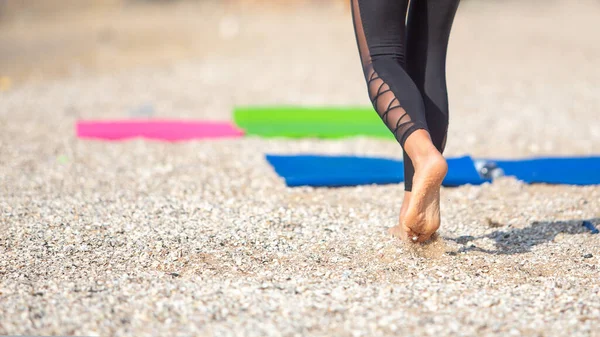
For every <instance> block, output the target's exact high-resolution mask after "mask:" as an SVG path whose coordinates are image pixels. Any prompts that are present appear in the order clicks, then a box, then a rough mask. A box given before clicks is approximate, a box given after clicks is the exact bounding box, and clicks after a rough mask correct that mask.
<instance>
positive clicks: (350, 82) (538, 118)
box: [0, 1, 600, 336]
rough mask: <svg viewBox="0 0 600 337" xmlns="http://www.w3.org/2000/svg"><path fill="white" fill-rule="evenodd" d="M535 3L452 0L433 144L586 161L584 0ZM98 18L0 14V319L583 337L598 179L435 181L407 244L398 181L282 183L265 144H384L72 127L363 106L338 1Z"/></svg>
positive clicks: (598, 96) (183, 330)
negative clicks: (443, 109) (104, 138)
mask: <svg viewBox="0 0 600 337" xmlns="http://www.w3.org/2000/svg"><path fill="white" fill-rule="evenodd" d="M545 3H546V4H547V2H545ZM537 4H539V2H530V3H529V4H527V5H524V4H520V5H516V2H497V3H488V4H485V5H484V4H481V3H479V2H475V1H470V2H465V3H463V6H462V7H461V9H460V11H459V13H458V15H457V21H456V25H455V28H454V31H453V35H452V41H451V48H450V52H449V60H448V68H449V75H448V76H449V83H450V101H451V106H452V112H451V114H452V116H451V126H450V138H449V143H448V150H447V154H448V155H449V156H455V155H461V154H465V153H469V154H472V155H474V156H488V157H489V156H493V157H522V156H531V155H542V154H554V155H557V154H598V153H600V124H598V111H599V109H600V66H599V65H600V45H598V44H597V43H595V41H597V34H596V33H595V32H598V31H600V21H599V20H597V17H598V13H600V5H598V4H597V3H596V4H594V3H584V2H578V5H574V4H572V3H571V4H569V5H567V4H566V3H560V2H552V6H544V7H543V9H540V8H538V6H539V5H537ZM102 13H104V14H94V15H92V16H93V17H87V16H86V15H91V14H77V15H74V14H68V15H71V16H56V17H54V18H51V19H45V20H34V21H36V23H32V22H31V21H32V20H31V19H27V18H23V17H19V18H14V19H13V20H8V21H6V22H4V23H3V25H2V29H1V30H0V47H1V48H2V53H0V54H1V56H0V76H10V77H11V78H12V79H13V85H12V87H11V88H10V89H8V90H6V91H3V92H0V334H9V335H118V336H129V335H135V336H141V335H181V336H183V335H185V336H188V335H213V336H227V335H231V336H233V335H235V336H238V335H247V336H254V335H256V336H259V335H260V336H264V335H271V336H280V335H285V336H292V335H338V336H378V335H391V334H399V335H430V336H432V335H435V336H446V335H448V336H450V335H452V336H455V335H471V336H474V335H477V336H484V335H490V336H491V335H494V336H506V335H514V336H518V335H523V336H550V335H563V336H600V285H599V283H598V279H599V277H600V271H599V270H598V260H599V258H600V235H591V234H590V233H589V232H588V231H587V230H586V229H585V228H583V227H582V226H581V220H583V219H591V220H592V221H593V222H594V223H595V224H596V225H600V187H598V186H591V187H570V186H544V185H535V186H527V185H524V184H522V183H519V182H517V181H515V180H512V179H502V180H499V181H496V182H494V183H493V184H490V185H484V186H480V187H473V186H464V187H460V188H452V189H448V188H444V189H443V191H442V198H443V205H442V211H443V224H442V228H441V230H440V240H439V241H438V242H437V243H435V244H432V245H429V246H426V247H424V248H420V249H412V248H410V247H407V246H405V245H403V244H401V243H399V242H398V241H397V240H394V239H392V238H390V237H388V236H387V235H386V228H388V227H390V226H392V225H394V224H395V221H396V217H397V212H398V210H399V207H400V203H401V201H402V200H401V195H402V194H401V191H402V186H393V185H390V186H368V187H357V188H342V189H311V188H297V189H288V188H286V187H285V186H284V184H283V182H282V180H281V179H280V178H278V177H277V175H276V174H275V173H274V172H273V171H272V169H271V168H270V167H269V166H268V165H267V163H266V162H265V160H264V157H263V156H264V154H265V153H266V152H270V153H298V152H302V153H310V152H313V153H345V154H348V153H356V154H365V155H382V156H388V157H396V158H400V157H401V152H400V149H399V147H398V145H397V144H395V143H394V142H389V141H382V140H373V139H365V138H353V139H346V140H337V141H324V140H323V141H319V140H285V139H274V140H263V139H258V138H245V139H242V140H219V141H205V142H203V141H198V142H189V143H182V144H165V143H159V142H149V141H142V140H135V141H129V142H122V143H102V142H93V141H81V140H77V139H76V138H75V137H74V129H73V125H74V122H75V120H76V119H78V118H110V117H121V118H125V117H130V116H131V115H133V114H135V112H136V111H137V110H139V109H140V107H143V106H152V107H153V111H154V115H155V116H157V117H174V118H188V117H189V118H206V119H218V120H227V119H229V118H230V114H231V109H232V107H233V106H235V105H236V104H272V103H289V104H292V103H298V104H365V105H366V104H368V97H367V94H366V91H365V87H364V82H363V79H362V77H361V76H362V75H361V71H360V69H359V61H358V56H357V53H356V49H355V45H354V40H353V39H354V36H353V33H352V31H351V23H350V21H349V17H348V14H347V12H345V11H344V10H343V7H327V8H326V9H321V10H316V9H314V8H311V7H297V8H296V9H294V10H293V11H291V10H288V11H286V12H280V13H275V12H273V11H271V10H252V9H245V10H236V11H232V10H231V9H226V8H222V7H219V6H216V5H215V4H205V5H193V6H192V5H178V6H174V7H163V8H156V7H154V8H152V7H151V8H146V9H136V10H134V9H132V8H129V7H127V8H121V9H119V10H115V9H111V10H110V11H107V12H102ZM140 13H142V14H143V15H141V14H140ZM65 15H67V14H65ZM236 25H237V29H235V28H236V27H235V26H236ZM161 27H169V29H160V28H161ZM574 174H576V172H574Z"/></svg>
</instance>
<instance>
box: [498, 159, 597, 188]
mask: <svg viewBox="0 0 600 337" xmlns="http://www.w3.org/2000/svg"><path fill="white" fill-rule="evenodd" d="M491 161H493V162H494V163H495V164H496V165H497V166H498V167H499V168H501V169H502V170H503V171H504V175H506V176H513V177H516V178H517V179H519V180H521V181H523V182H526V183H528V184H534V183H546V184H565V185H597V184H600V157H568V158H567V157H562V158H561V157H554V158H534V159H520V160H491Z"/></svg>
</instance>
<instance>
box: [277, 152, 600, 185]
mask: <svg viewBox="0 0 600 337" xmlns="http://www.w3.org/2000/svg"><path fill="white" fill-rule="evenodd" d="M447 160H448V174H447V175H446V178H445V179H444V182H443V185H444V186H460V185H466V184H471V185H479V184H482V183H485V182H490V181H491V179H490V178H484V175H483V174H480V172H478V170H477V169H476V165H475V162H474V161H473V159H472V158H471V157H469V156H465V157H459V158H449V159H447ZM267 161H268V162H269V163H270V164H271V166H273V168H274V169H275V172H277V174H279V175H280V176H281V177H283V178H284V179H285V183H286V185H287V186H289V187H295V186H313V187H342V186H357V185H371V184H397V183H400V182H402V181H404V169H403V167H402V161H399V160H394V159H385V158H369V157H356V156H322V155H267ZM486 161H487V162H489V163H491V162H493V163H494V164H495V165H496V166H497V167H498V168H499V169H501V170H502V171H503V175H506V176H513V177H516V178H517V179H519V180H521V181H523V182H525V183H530V184H531V183H547V184H569V185H595V184H600V157H584V158H536V159H525V160H486Z"/></svg>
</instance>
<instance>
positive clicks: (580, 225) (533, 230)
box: [444, 218, 600, 255]
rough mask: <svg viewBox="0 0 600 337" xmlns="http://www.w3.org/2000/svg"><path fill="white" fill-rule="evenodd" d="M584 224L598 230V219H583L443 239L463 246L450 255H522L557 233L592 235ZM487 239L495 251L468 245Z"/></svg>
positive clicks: (537, 223) (534, 223)
mask: <svg viewBox="0 0 600 337" xmlns="http://www.w3.org/2000/svg"><path fill="white" fill-rule="evenodd" d="M584 222H588V225H589V224H590V223H591V224H592V225H593V226H594V227H596V228H598V227H599V225H600V218H593V219H585V220H569V221H556V222H538V221H536V222H533V223H532V224H531V225H530V226H529V227H525V228H522V229H519V228H514V229H510V230H508V231H498V230H497V231H494V232H492V233H490V234H486V235H482V236H478V237H474V236H470V235H466V236H460V237H457V238H448V237H446V238H444V239H446V240H449V241H455V242H456V243H458V244H461V245H463V247H461V248H460V249H459V250H457V251H453V252H449V253H448V254H450V255H456V254H459V253H462V252H471V251H475V252H483V253H488V254H506V255H512V254H522V253H527V252H530V251H531V249H532V248H533V247H534V246H536V245H539V244H542V243H545V242H549V241H553V240H554V238H555V237H556V235H558V234H559V233H564V234H582V233H588V234H590V235H600V234H592V231H591V230H590V228H588V227H586V226H584ZM483 238H488V239H491V240H494V241H495V243H496V249H495V250H490V249H482V248H479V247H477V246H475V245H473V244H469V243H470V242H471V241H475V240H479V239H483Z"/></svg>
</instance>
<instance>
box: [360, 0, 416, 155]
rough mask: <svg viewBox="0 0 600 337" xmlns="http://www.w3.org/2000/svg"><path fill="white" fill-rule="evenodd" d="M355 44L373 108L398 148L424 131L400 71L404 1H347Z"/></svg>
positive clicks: (413, 97)
mask: <svg viewBox="0 0 600 337" xmlns="http://www.w3.org/2000/svg"><path fill="white" fill-rule="evenodd" d="M351 1H352V13H353V19H354V27H355V32H356V40H357V44H358V48H359V51H360V57H361V61H362V65H363V70H364V75H365V79H366V81H367V86H368V92H369V97H370V98H371V102H372V104H373V107H374V108H375V110H376V111H377V113H378V114H379V116H380V117H381V119H382V120H383V122H384V123H385V125H386V126H387V127H388V129H389V130H390V131H391V132H392V133H393V134H394V136H395V137H396V139H397V140H398V142H399V143H400V145H402V146H404V143H405V142H406V139H407V138H408V136H410V134H412V132H414V131H416V130H418V129H425V130H427V123H426V117H425V107H424V104H423V101H422V98H421V94H420V93H419V90H418V88H417V86H416V85H415V83H414V82H413V81H412V80H411V79H410V76H409V75H408V73H407V72H406V70H405V69H404V59H405V57H404V55H405V53H404V40H405V36H404V34H405V24H404V20H403V19H402V18H404V17H405V16H406V9H407V5H408V4H407V0H378V1H370V0H351Z"/></svg>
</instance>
